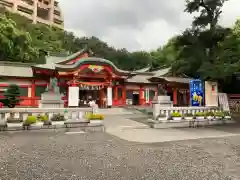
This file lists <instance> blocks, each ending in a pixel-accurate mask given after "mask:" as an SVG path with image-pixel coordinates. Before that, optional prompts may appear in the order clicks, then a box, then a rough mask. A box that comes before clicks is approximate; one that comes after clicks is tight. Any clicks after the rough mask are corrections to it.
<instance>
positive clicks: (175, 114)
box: [171, 112, 182, 117]
mask: <svg viewBox="0 0 240 180" xmlns="http://www.w3.org/2000/svg"><path fill="white" fill-rule="evenodd" d="M171 116H172V117H182V114H181V113H179V112H173V113H172V114H171Z"/></svg>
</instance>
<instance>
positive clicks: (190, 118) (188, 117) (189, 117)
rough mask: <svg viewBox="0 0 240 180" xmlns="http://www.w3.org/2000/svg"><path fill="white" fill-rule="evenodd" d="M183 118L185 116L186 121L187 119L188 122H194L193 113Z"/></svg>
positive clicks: (186, 114)
mask: <svg viewBox="0 0 240 180" xmlns="http://www.w3.org/2000/svg"><path fill="white" fill-rule="evenodd" d="M183 116H184V119H186V120H193V114H192V113H185V114H184V115H183Z"/></svg>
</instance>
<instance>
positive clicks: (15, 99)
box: [4, 84, 20, 108]
mask: <svg viewBox="0 0 240 180" xmlns="http://www.w3.org/2000/svg"><path fill="white" fill-rule="evenodd" d="M19 97H20V88H19V86H18V85H16V84H10V85H9V86H8V87H7V90H6V91H5V92H4V98H5V100H4V104H7V106H8V107H9V108H14V107H15V106H16V105H17V104H19V102H20V98H19Z"/></svg>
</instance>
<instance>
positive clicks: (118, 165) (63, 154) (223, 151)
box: [0, 132, 240, 180]
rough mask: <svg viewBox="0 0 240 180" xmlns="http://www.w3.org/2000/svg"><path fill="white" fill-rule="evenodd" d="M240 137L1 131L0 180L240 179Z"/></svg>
mask: <svg viewBox="0 0 240 180" xmlns="http://www.w3.org/2000/svg"><path fill="white" fill-rule="evenodd" d="M239 139H240V136H237V137H228V138H219V139H201V140H191V141H178V142H168V143H156V144H137V143H131V142H127V141H123V140H120V139H118V138H116V137H113V136H111V135H108V134H106V133H86V134H71V135H66V134H64V132H55V133H54V132H44V133H43V132H14V133H1V134H0V155H1V158H0V179H1V180H15V179H16V180H35V179H36V180H48V179H53V180H86V179H88V180H118V179H121V180H131V179H137V180H140V179H146V180H205V179H209V180H221V179H225V180H230V179H232V180H233V179H240V171H239V169H240V161H239V158H240V149H239V148H240V141H239Z"/></svg>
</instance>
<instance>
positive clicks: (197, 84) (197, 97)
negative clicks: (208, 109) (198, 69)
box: [190, 79, 204, 106]
mask: <svg viewBox="0 0 240 180" xmlns="http://www.w3.org/2000/svg"><path fill="white" fill-rule="evenodd" d="M190 103H191V105H192V106H203V105H204V88H203V83H202V81H201V80H199V79H194V80H190Z"/></svg>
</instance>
